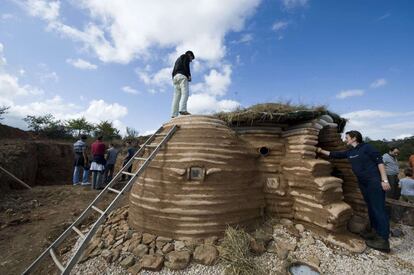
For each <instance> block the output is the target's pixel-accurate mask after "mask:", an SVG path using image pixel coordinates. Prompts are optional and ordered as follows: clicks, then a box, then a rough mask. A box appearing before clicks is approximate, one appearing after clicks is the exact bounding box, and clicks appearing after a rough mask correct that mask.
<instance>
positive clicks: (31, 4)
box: [19, 0, 60, 21]
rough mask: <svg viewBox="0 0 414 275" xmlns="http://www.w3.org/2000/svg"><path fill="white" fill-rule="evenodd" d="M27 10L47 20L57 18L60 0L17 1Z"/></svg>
mask: <svg viewBox="0 0 414 275" xmlns="http://www.w3.org/2000/svg"><path fill="white" fill-rule="evenodd" d="M19 3H20V4H21V5H23V7H24V8H25V9H26V10H27V12H28V13H29V14H30V15H32V16H36V17H40V18H42V19H44V20H47V21H53V20H57V19H58V17H59V10H60V1H47V0H26V1H23V2H19Z"/></svg>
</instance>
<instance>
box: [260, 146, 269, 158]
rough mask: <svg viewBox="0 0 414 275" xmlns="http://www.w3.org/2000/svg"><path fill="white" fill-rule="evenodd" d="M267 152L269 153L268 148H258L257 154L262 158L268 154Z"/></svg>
mask: <svg viewBox="0 0 414 275" xmlns="http://www.w3.org/2000/svg"><path fill="white" fill-rule="evenodd" d="M269 152H270V150H269V148H267V147H265V146H263V147H260V149H259V153H260V155H262V156H263V157H265V156H267V155H268V154H269Z"/></svg>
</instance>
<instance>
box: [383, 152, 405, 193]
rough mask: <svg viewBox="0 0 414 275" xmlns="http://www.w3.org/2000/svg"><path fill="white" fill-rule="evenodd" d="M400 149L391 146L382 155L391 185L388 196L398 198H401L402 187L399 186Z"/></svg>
mask: <svg viewBox="0 0 414 275" xmlns="http://www.w3.org/2000/svg"><path fill="white" fill-rule="evenodd" d="M399 154H400V150H399V149H398V148H397V147H391V148H390V150H389V151H388V153H385V154H384V155H383V156H382V160H383V161H384V165H385V171H386V172H387V178H388V182H389V184H390V185H391V190H390V191H389V192H387V197H388V198H391V199H394V200H398V199H399V198H400V192H401V190H400V188H399V187H398V181H399V179H398V174H399V173H400V165H399V164H398V159H397V157H398V155H399Z"/></svg>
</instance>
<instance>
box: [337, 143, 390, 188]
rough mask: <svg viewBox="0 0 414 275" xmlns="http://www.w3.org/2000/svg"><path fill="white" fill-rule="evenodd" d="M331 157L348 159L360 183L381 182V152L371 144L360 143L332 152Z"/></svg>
mask: <svg viewBox="0 0 414 275" xmlns="http://www.w3.org/2000/svg"><path fill="white" fill-rule="evenodd" d="M329 157H331V158H334V159H345V158H346V159H348V160H349V162H351V165H352V171H353V172H354V174H355V176H356V177H357V178H358V181H359V183H360V184H363V185H367V184H368V183H372V182H375V183H376V184H379V183H381V174H380V171H379V169H378V164H381V163H383V161H382V157H381V154H380V153H379V152H378V151H377V150H376V149H375V148H374V147H373V146H372V145H370V144H368V143H360V144H358V145H357V146H356V147H354V148H352V149H350V150H348V151H343V152H331V153H330V155H329Z"/></svg>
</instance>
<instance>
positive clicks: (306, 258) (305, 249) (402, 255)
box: [71, 225, 414, 275]
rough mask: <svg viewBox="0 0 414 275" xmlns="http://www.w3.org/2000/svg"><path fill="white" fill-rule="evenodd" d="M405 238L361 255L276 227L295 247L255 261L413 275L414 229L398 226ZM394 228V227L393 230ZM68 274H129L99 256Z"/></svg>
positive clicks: (272, 270)
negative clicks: (388, 247) (387, 251)
mask: <svg viewBox="0 0 414 275" xmlns="http://www.w3.org/2000/svg"><path fill="white" fill-rule="evenodd" d="M397 227H399V228H400V229H401V230H402V231H403V232H404V236H403V237H400V238H394V237H392V238H391V239H390V241H391V250H392V252H391V253H390V254H385V253H381V252H378V251H375V250H372V249H367V250H366V251H365V252H364V253H362V254H353V253H350V252H348V251H347V250H345V249H343V248H339V247H333V246H332V245H326V244H325V243H324V242H323V241H321V240H319V239H318V236H317V235H315V234H314V233H312V232H310V231H305V232H303V233H301V237H300V238H295V237H294V236H292V235H291V234H290V233H289V232H288V231H287V230H286V229H285V228H284V227H282V226H276V227H275V230H274V235H273V237H274V239H275V240H276V241H277V240H284V241H288V242H289V243H292V242H296V241H297V248H296V250H295V251H293V252H290V253H289V255H288V257H287V259H286V260H280V259H279V258H278V257H277V255H276V254H272V253H264V254H263V255H262V256H260V257H255V260H256V261H257V262H258V263H259V265H260V266H262V267H263V268H264V269H265V270H266V271H267V273H268V274H283V273H285V270H286V269H285V268H286V266H287V265H288V263H292V262H295V261H300V262H308V263H311V264H313V265H316V266H319V267H318V268H319V271H320V272H321V273H322V274H332V275H336V274H338V275H339V274H341V275H342V274H375V275H380V274H398V275H400V274H401V275H402V274H414V229H413V227H410V226H404V225H401V226H400V225H398V226H397ZM394 228H395V227H394ZM223 270H224V266H223V265H221V264H218V265H216V266H203V265H199V264H190V266H188V267H187V268H186V269H185V270H182V271H171V270H168V269H167V268H163V269H162V271H161V272H150V271H141V273H140V274H145V275H164V274H174V275H175V274H177V275H178V274H180V275H181V274H187V275H190V274H194V275H195V274H197V275H199V274H208V275H215V274H217V275H220V274H223ZM71 274H114V275H124V274H125V275H126V274H128V272H127V271H126V270H124V269H123V268H121V267H120V266H113V265H108V264H107V263H106V261H105V260H104V259H103V258H101V257H100V256H99V257H97V258H94V259H90V260H88V261H87V262H84V263H82V264H79V265H77V266H76V267H75V268H74V269H73V271H72V273H71Z"/></svg>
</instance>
